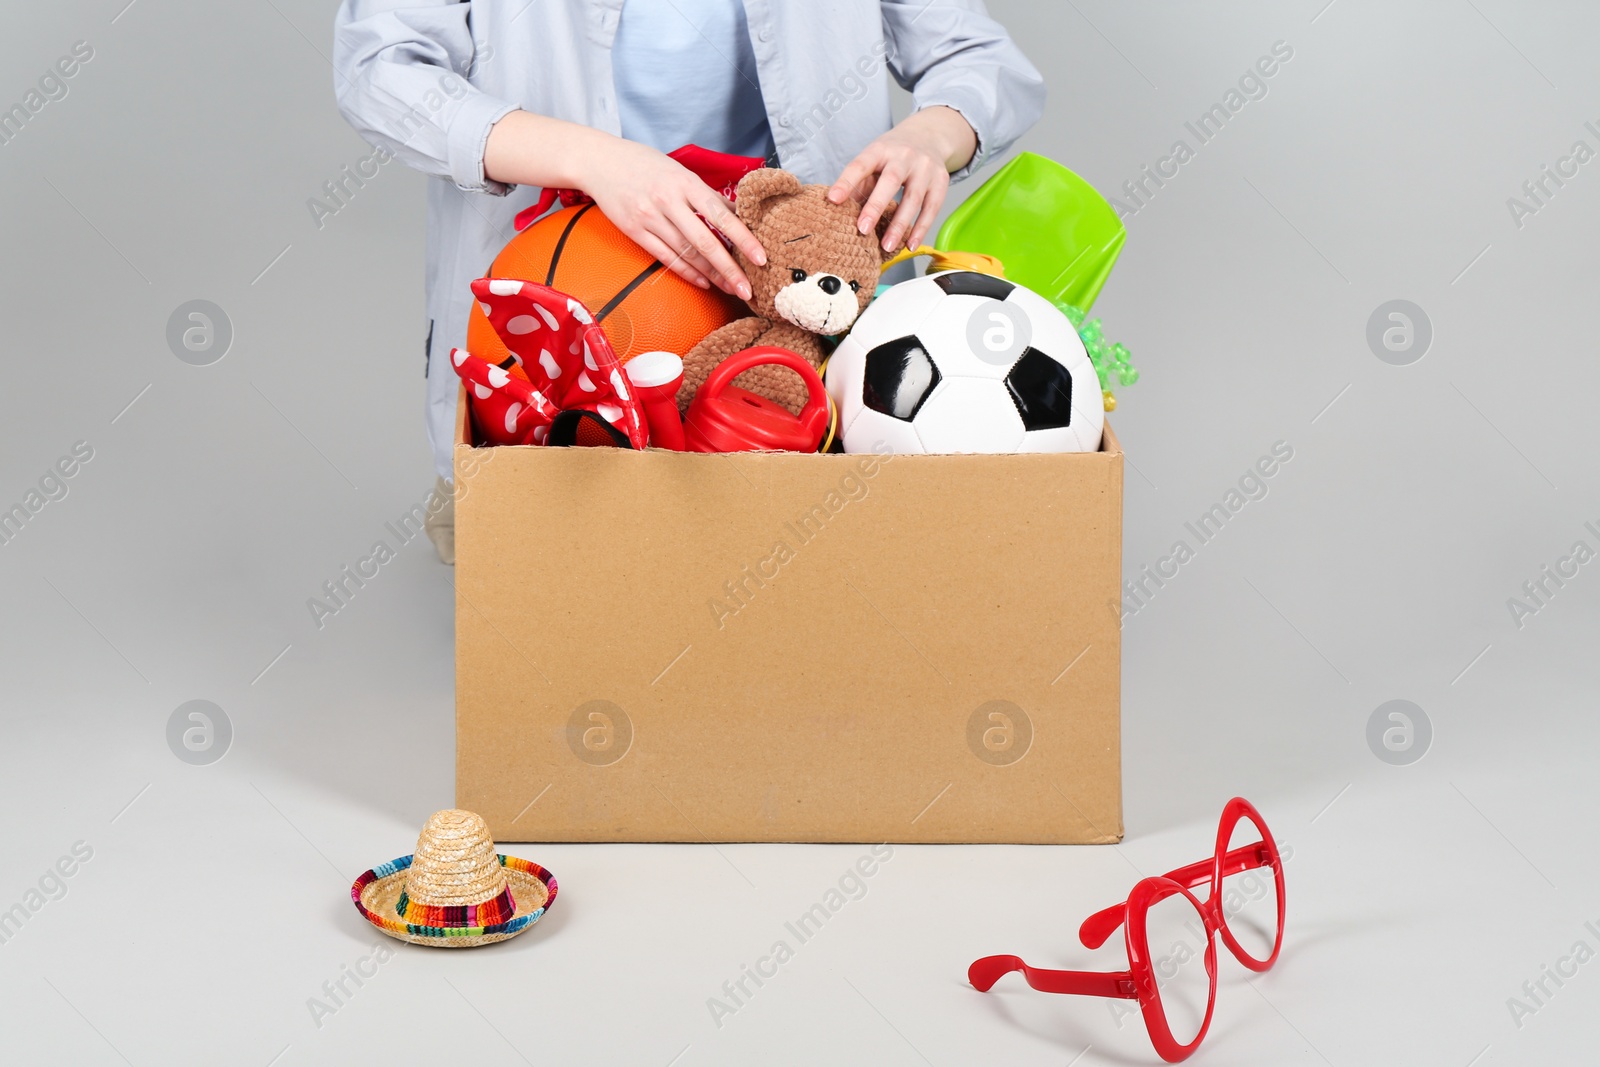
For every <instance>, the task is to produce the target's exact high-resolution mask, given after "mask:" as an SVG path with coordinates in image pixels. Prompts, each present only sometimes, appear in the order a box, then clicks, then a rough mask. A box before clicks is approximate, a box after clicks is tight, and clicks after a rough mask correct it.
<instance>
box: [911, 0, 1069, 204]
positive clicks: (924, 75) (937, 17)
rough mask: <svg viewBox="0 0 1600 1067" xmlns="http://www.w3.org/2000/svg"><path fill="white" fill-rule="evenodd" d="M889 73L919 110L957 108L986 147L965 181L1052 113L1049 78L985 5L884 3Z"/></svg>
mask: <svg viewBox="0 0 1600 1067" xmlns="http://www.w3.org/2000/svg"><path fill="white" fill-rule="evenodd" d="M880 7H881V9H882V11H883V32H884V37H885V38H886V39H887V41H888V43H889V54H888V62H889V72H890V73H891V74H893V75H894V80H895V81H897V82H899V83H900V87H901V88H903V89H905V90H906V91H907V92H909V93H911V96H912V99H913V100H914V101H915V103H916V107H917V110H919V111H920V110H921V109H923V108H925V107H934V106H936V105H940V104H942V105H944V106H945V107H950V108H954V109H955V110H956V111H959V112H960V113H961V116H962V117H963V118H964V119H966V120H967V124H968V125H970V126H971V127H972V129H973V132H974V133H976V134H977V135H978V149H977V151H976V152H974V153H973V156H972V160H971V162H969V163H968V164H967V165H966V166H965V167H962V168H961V169H960V170H958V171H957V172H956V173H954V174H952V175H951V179H952V180H954V181H959V180H960V179H962V178H965V177H966V176H967V175H969V174H971V173H973V172H974V171H976V170H977V169H978V168H979V167H981V166H983V164H984V163H985V162H987V161H988V160H989V159H992V158H993V157H994V156H996V155H998V154H1000V153H1002V152H1004V151H1005V150H1006V149H1007V148H1009V147H1011V144H1012V143H1013V142H1014V141H1016V139H1017V138H1018V137H1020V136H1022V134H1023V133H1025V132H1026V131H1027V130H1028V128H1029V127H1031V126H1032V125H1033V124H1034V123H1036V122H1038V121H1039V117H1040V116H1041V115H1043V114H1044V97H1045V89H1044V78H1043V77H1041V76H1040V74H1039V71H1038V69H1037V68H1035V67H1034V65H1033V64H1032V63H1030V62H1028V57H1027V56H1025V55H1023V54H1022V49H1020V48H1018V47H1017V45H1016V42H1014V41H1013V40H1012V39H1011V35H1010V34H1009V33H1007V32H1006V28H1005V27H1004V26H1002V25H1000V23H998V22H996V21H995V20H994V19H992V18H990V17H989V14H988V11H987V10H986V9H985V8H984V6H983V0H880Z"/></svg>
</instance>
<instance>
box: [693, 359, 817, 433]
mask: <svg viewBox="0 0 1600 1067" xmlns="http://www.w3.org/2000/svg"><path fill="white" fill-rule="evenodd" d="M769 363H771V364H775V365H777V366H780V367H788V368H789V369H790V370H792V371H794V372H795V373H796V374H798V375H800V377H801V379H802V380H804V382H805V383H806V390H807V391H808V392H809V393H810V398H809V399H808V400H807V401H806V406H805V408H804V409H802V410H801V412H800V414H798V415H791V414H789V412H788V411H787V410H786V409H785V408H782V407H780V406H779V405H777V404H774V403H773V402H772V401H770V400H768V399H767V398H766V397H764V396H757V395H756V394H755V393H752V392H750V391H749V390H746V389H740V388H738V387H737V386H735V385H734V384H733V380H734V379H735V378H737V377H738V376H739V375H741V374H743V373H744V372H745V371H747V370H749V369H750V368H751V367H760V366H763V365H765V364H769ZM827 430H828V394H827V391H826V389H824V388H823V385H822V378H821V376H819V375H818V374H817V372H816V369H815V368H814V367H812V366H811V364H809V363H807V362H806V361H805V360H804V359H802V358H800V357H799V356H797V355H795V354H794V353H793V352H791V351H789V350H788V349H787V348H775V347H773V346H771V345H759V346H757V347H755V348H747V349H745V350H744V351H743V352H736V353H734V354H733V355H731V356H729V357H728V358H727V359H725V360H723V361H722V362H721V363H719V364H717V366H716V369H714V370H713V371H712V372H711V376H710V377H708V378H707V379H706V381H705V384H704V385H702V386H701V387H700V391H699V392H697V393H695V395H694V400H693V401H691V402H690V404H689V411H688V414H686V415H685V416H684V420H683V432H684V439H685V444H686V445H687V447H688V450H689V451H690V452H755V451H770V452H815V451H816V450H817V446H818V445H819V444H821V443H822V435H823V434H824V433H826V432H827Z"/></svg>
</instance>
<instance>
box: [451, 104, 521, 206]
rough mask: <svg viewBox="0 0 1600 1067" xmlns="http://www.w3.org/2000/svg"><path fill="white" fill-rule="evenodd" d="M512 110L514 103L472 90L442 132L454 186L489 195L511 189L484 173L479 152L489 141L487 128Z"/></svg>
mask: <svg viewBox="0 0 1600 1067" xmlns="http://www.w3.org/2000/svg"><path fill="white" fill-rule="evenodd" d="M516 110H517V105H516V104H513V103H509V102H508V101H505V100H500V99H497V98H495V97H492V96H489V95H488V94H487V93H473V94H472V95H471V96H469V97H468V98H467V99H466V100H465V101H464V102H463V103H462V105H461V108H460V110H458V111H457V112H456V114H455V117H454V118H453V119H451V121H450V130H449V132H448V133H447V134H446V141H447V151H448V152H449V154H450V156H449V164H450V177H451V179H452V180H453V181H454V182H455V183H456V188H457V189H460V190H461V191H462V192H464V193H489V194H490V195H492V196H505V195H506V194H507V193H509V192H510V191H511V186H509V185H507V184H506V183H504V182H497V181H495V180H493V179H492V178H488V177H486V176H485V175H484V173H483V151H484V146H485V145H487V144H488V143H489V130H490V128H491V127H493V126H494V124H495V123H497V122H499V121H500V120H501V119H503V118H505V117H506V116H507V115H509V114H511V112H513V111H516Z"/></svg>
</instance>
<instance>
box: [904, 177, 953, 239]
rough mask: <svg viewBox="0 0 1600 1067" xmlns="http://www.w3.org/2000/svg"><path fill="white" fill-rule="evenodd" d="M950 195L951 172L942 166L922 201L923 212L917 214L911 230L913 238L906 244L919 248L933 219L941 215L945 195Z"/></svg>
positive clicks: (930, 227)
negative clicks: (940, 210)
mask: <svg viewBox="0 0 1600 1067" xmlns="http://www.w3.org/2000/svg"><path fill="white" fill-rule="evenodd" d="M949 195H950V174H949V172H948V171H946V170H944V169H943V168H940V170H939V173H938V174H936V175H934V179H933V183H932V184H931V185H929V186H928V195H927V198H926V199H924V200H923V202H922V214H920V215H918V216H917V225H916V228H915V229H913V230H912V231H911V240H909V241H907V242H906V244H907V245H908V246H909V247H911V248H918V247H920V246H921V245H922V242H923V241H924V240H925V239H926V238H927V236H928V231H929V230H930V229H932V228H933V221H934V220H935V219H937V218H938V217H939V209H940V208H942V207H944V201H945V197H947V196H949Z"/></svg>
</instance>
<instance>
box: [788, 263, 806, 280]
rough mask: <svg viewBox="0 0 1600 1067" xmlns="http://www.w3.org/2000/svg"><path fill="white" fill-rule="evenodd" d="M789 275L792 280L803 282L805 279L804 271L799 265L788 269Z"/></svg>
mask: <svg viewBox="0 0 1600 1067" xmlns="http://www.w3.org/2000/svg"><path fill="white" fill-rule="evenodd" d="M789 277H790V279H791V280H793V281H797V282H803V281H805V280H806V272H805V271H803V270H801V269H800V268H799V267H792V268H790V270H789Z"/></svg>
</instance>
